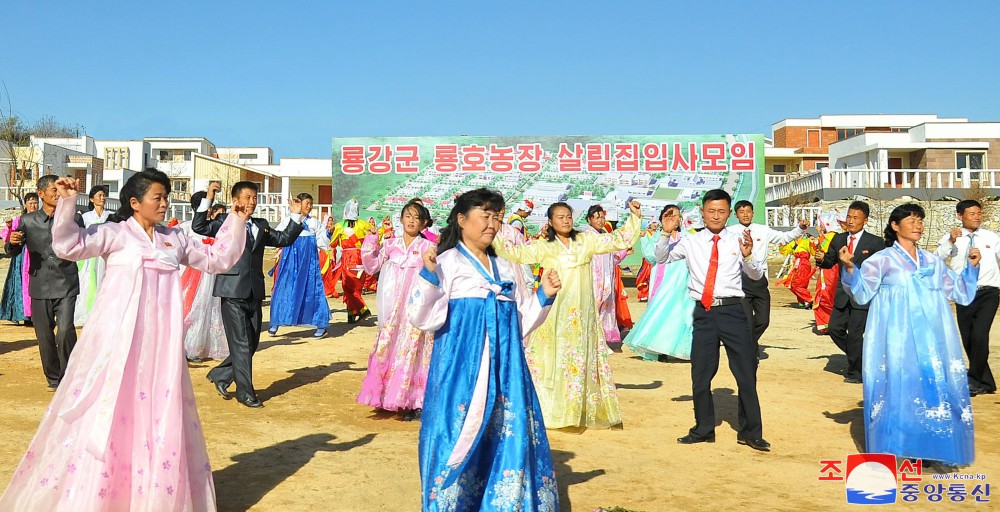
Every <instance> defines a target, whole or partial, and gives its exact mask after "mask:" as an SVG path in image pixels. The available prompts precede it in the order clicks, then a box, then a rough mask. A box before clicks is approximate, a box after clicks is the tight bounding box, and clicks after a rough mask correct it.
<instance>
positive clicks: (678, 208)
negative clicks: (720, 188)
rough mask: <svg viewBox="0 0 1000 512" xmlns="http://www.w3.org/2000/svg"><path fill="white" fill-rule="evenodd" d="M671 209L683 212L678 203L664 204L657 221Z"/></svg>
mask: <svg viewBox="0 0 1000 512" xmlns="http://www.w3.org/2000/svg"><path fill="white" fill-rule="evenodd" d="M751 208H752V206H751ZM669 210H677V213H678V214H679V213H681V207H680V206H677V205H676V204H668V205H666V206H664V207H663V209H662V210H660V216H659V217H657V218H656V220H657V221H659V220H661V219H662V218H663V214H665V213H667V211H669Z"/></svg>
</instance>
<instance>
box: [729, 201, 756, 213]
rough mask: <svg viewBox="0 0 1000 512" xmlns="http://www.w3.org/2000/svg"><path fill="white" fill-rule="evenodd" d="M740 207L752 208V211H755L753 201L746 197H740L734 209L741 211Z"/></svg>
mask: <svg viewBox="0 0 1000 512" xmlns="http://www.w3.org/2000/svg"><path fill="white" fill-rule="evenodd" d="M740 208H750V211H753V203H751V202H750V201H747V200H746V199H740V200H739V201H736V206H735V207H734V208H733V209H734V210H736V211H740Z"/></svg>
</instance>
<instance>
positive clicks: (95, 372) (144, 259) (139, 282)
mask: <svg viewBox="0 0 1000 512" xmlns="http://www.w3.org/2000/svg"><path fill="white" fill-rule="evenodd" d="M125 225H126V226H127V229H123V230H121V232H120V233H119V234H118V237H123V236H124V237H132V238H140V239H142V240H144V241H145V242H146V245H144V246H143V247H142V256H141V257H140V258H135V257H134V253H131V252H130V251H115V252H111V253H110V254H108V256H107V265H108V267H109V269H110V267H115V266H121V267H128V269H129V270H128V271H129V272H130V273H131V275H133V276H135V279H133V281H132V289H131V290H128V292H127V293H125V294H124V296H125V297H127V299H125V300H126V303H125V305H124V308H123V309H124V314H123V315H122V317H121V319H122V321H121V322H120V323H117V324H114V325H107V326H105V328H107V329H113V330H114V331H115V332H114V333H113V334H111V335H110V336H108V337H104V338H103V339H112V340H116V341H120V342H124V343H129V344H131V343H135V333H136V321H137V320H138V310H139V302H140V296H141V295H142V293H141V292H142V286H143V280H144V275H143V269H156V270H162V271H176V270H177V269H178V268H179V267H180V263H179V262H178V261H177V259H176V256H175V254H171V253H167V252H165V251H162V250H159V249H157V248H156V246H155V245H154V241H153V240H150V239H149V236H148V235H147V234H146V232H145V230H144V229H143V228H142V227H140V226H139V225H138V223H136V221H135V220H134V219H129V220H127V221H126V222H125ZM156 235H159V236H161V237H162V236H166V235H163V234H160V233H157V234H154V236H156ZM121 243H124V244H133V243H135V241H134V240H126V241H124V242H119V241H117V240H116V241H115V243H114V244H113V245H118V244H121ZM146 300H152V299H151V298H147V299H146ZM106 336H107V335H106ZM131 349H132V346H131V345H130V346H129V347H128V348H127V349H126V348H124V347H116V348H113V349H110V350H104V351H102V353H101V357H99V358H97V359H96V360H95V361H94V364H93V365H92V366H91V367H90V368H89V369H88V370H87V378H86V379H85V380H84V383H83V386H82V387H81V388H80V389H75V390H73V401H72V402H71V403H70V405H69V406H68V407H67V408H66V409H64V410H63V411H62V412H60V413H59V416H60V417H62V418H64V419H65V420H66V421H68V422H71V421H74V420H75V419H77V418H79V417H81V416H82V415H83V414H84V413H86V412H87V411H88V410H90V409H91V408H94V409H95V410H96V413H95V414H94V419H93V426H92V428H90V429H89V430H90V436H89V439H87V440H86V442H87V446H86V448H87V451H88V452H90V453H91V454H92V455H94V456H95V457H97V458H98V459H100V460H104V453H105V450H107V448H108V441H109V439H110V436H111V431H112V430H113V429H112V426H113V423H114V420H115V417H114V415H115V409H116V406H117V405H118V400H119V395H120V394H121V393H122V391H123V390H122V381H123V379H124V374H125V363H126V362H127V361H128V358H129V356H130V354H131Z"/></svg>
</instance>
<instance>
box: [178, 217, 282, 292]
mask: <svg viewBox="0 0 1000 512" xmlns="http://www.w3.org/2000/svg"><path fill="white" fill-rule="evenodd" d="M227 215H228V214H221V215H219V216H218V217H216V218H215V220H211V221H210V220H208V212H207V211H204V212H195V214H194V219H192V220H191V230H193V231H194V232H195V233H198V234H199V235H203V236H215V235H216V233H218V232H219V228H221V227H222V223H223V222H225V220H226V216H227ZM250 221H251V222H253V223H254V225H256V226H257V236H256V238H255V239H254V241H253V245H251V244H250V238H249V237H247V246H246V248H245V249H244V250H243V255H242V256H240V259H239V261H237V262H236V265H233V268H231V269H229V271H228V272H223V273H221V274H217V275H216V276H215V288H214V289H213V291H212V295H213V296H215V297H226V298H230V299H246V298H254V299H257V300H263V299H264V268H263V267H264V248H265V247H267V246H271V247H285V246H287V245H292V243H293V242H295V239H296V238H298V237H299V233H301V232H302V224H300V223H298V222H289V223H288V226H287V227H286V228H285V229H284V231H275V230H273V229H271V226H270V224H268V222H267V221H266V220H264V219H258V218H254V217H250Z"/></svg>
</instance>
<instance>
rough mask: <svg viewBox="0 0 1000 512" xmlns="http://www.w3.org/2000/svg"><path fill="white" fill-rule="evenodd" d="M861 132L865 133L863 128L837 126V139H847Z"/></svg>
mask: <svg viewBox="0 0 1000 512" xmlns="http://www.w3.org/2000/svg"><path fill="white" fill-rule="evenodd" d="M862 133H865V129H864V128H837V140H838V141H841V140H844V139H849V138H851V137H854V136H855V135H861V134H862Z"/></svg>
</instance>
